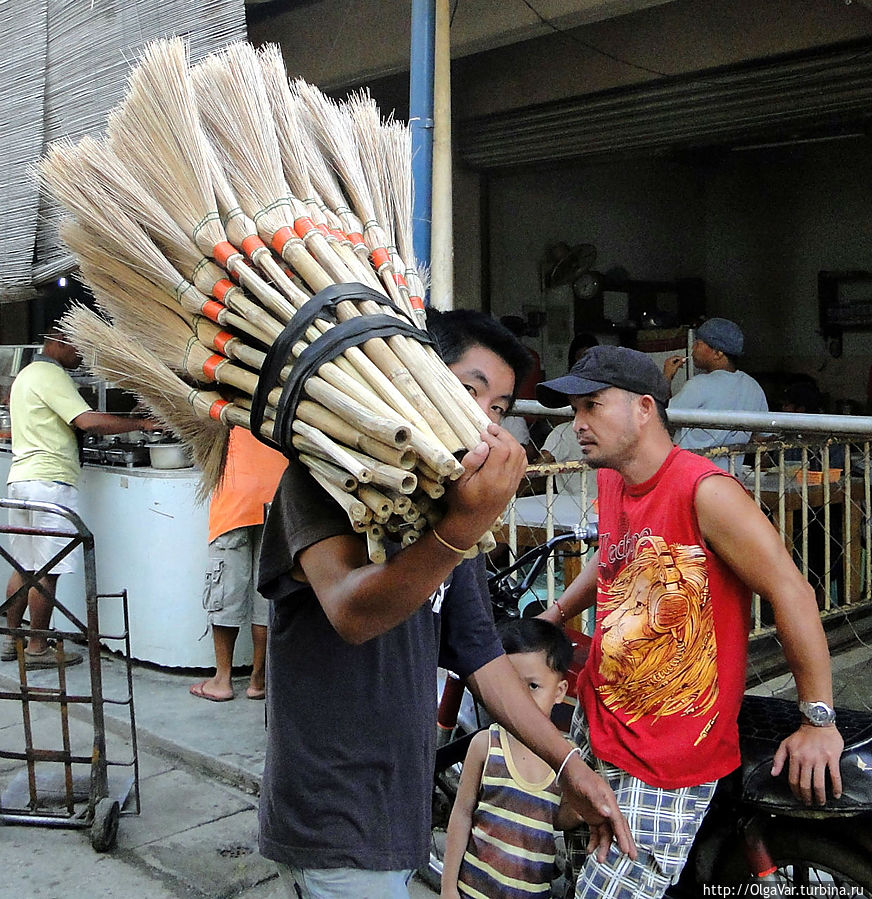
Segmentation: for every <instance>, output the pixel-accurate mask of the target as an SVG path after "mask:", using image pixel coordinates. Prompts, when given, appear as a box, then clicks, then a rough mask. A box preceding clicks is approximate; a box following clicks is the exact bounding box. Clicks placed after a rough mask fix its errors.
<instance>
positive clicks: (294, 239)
mask: <svg viewBox="0 0 872 899" xmlns="http://www.w3.org/2000/svg"><path fill="white" fill-rule="evenodd" d="M265 212H267V210H261V211H260V212H258V213H256V214H255V215H254V216H253V218H254V221H255V223H256V224H257V228H258V232H259V233H260V236H261V237H262V238H263V240H264V241H265V242H266V243H268V244H269V245H270V246H271V247H272V248H273V249H274V250H275V251H276V252H277V253H278V254H279V256H281V257H282V259H284V260H285V262H287V263H288V265H290V266H291V268H292V269H293V270H294V271H295V272H296V273H297V274H298V275H299V276H300V277H301V278H302V279H303V280H304V281H305V282H306V284H308V285H309V287H311V288H312V290H314V291H315V293H318V291H321V290H323V289H324V288H325V287H329V286H330V285H331V284H333V279H332V278H331V277H330V275H329V274H327V272H325V271H324V269H323V268H322V267H321V265H320V263H319V262H318V260H317V259H315V257H314V256H312V255H311V254H310V253H309V251H308V250H307V249H306V247H305V245H304V244H303V241H302V239H301V238H300V235H299V234H297V232H296V231H294V229H293V228H291V227H290V226H289V225H279V226H278V227H275V228H273V230H272V232H271V233H270V227H272V225H270V226H262V225H261V222H262V221H263V218H264V216H263V213H265ZM263 227H266V230H265V231H264V230H263Z"/></svg>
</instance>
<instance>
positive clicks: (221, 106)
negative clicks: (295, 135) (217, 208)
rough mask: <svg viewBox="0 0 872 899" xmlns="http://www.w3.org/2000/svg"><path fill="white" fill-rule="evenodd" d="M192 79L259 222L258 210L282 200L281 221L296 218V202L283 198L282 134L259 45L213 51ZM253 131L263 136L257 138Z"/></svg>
mask: <svg viewBox="0 0 872 899" xmlns="http://www.w3.org/2000/svg"><path fill="white" fill-rule="evenodd" d="M245 48H247V50H246V49H245ZM191 79H192V82H193V84H194V90H195V92H196V94H197V96H198V98H199V99H200V115H201V118H202V120H203V122H204V124H205V127H206V129H207V131H208V133H209V134H210V136H211V138H212V144H213V146H214V147H215V148H216V150H217V151H218V153H219V156H221V157H222V162H223V164H224V169H225V171H226V172H227V175H228V177H229V180H230V182H231V184H232V186H233V189H234V190H235V192H236V195H237V197H238V198H239V200H240V203H241V204H242V207H243V208H244V209H245V211H246V213H247V214H248V215H249V216H250V217H251V218H253V219H254V220H255V221H256V222H257V220H258V216H257V215H256V213H258V212H260V211H261V210H262V209H263V208H264V207H265V206H266V205H268V204H269V203H276V204H277V205H276V207H275V208H274V210H273V214H272V215H270V218H271V219H272V220H277V221H280V223H281V224H280V225H279V227H280V226H281V225H289V224H291V223H292V222H293V212H292V210H291V207H290V204H289V203H288V202H287V200H286V199H285V202H284V203H282V198H287V195H288V193H289V191H288V186H287V184H286V183H285V180H284V175H283V173H282V161H281V153H280V151H279V147H278V138H277V137H276V133H275V126H274V125H273V123H272V117H271V115H270V109H269V106H268V104H267V103H266V88H265V87H264V84H263V80H262V78H261V72H260V66H259V65H258V63H257V58H256V55H255V51H254V50H253V48H251V47H250V45H248V44H232V45H230V46H229V47H227V48H226V49H225V50H223V51H222V52H221V53H215V54H212V55H210V56H207V57H206V58H205V59H204V60H202V61H201V62H199V63H197V65H196V66H194V68H193V69H192V71H191ZM240 85H245V88H244V89H240ZM253 135H257V138H258V139H257V140H251V139H250V137H251V136H253Z"/></svg>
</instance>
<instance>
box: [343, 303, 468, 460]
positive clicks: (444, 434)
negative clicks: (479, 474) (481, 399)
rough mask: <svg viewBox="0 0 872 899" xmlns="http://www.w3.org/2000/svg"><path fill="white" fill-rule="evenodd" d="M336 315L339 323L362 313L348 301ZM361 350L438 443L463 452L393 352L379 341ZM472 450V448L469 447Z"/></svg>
mask: <svg viewBox="0 0 872 899" xmlns="http://www.w3.org/2000/svg"><path fill="white" fill-rule="evenodd" d="M336 314H337V317H338V318H339V319H340V320H341V321H347V320H348V319H351V318H356V317H358V316H360V315H361V314H362V313H361V312H360V311H358V309H357V307H356V306H355V305H354V304H353V303H352V302H351V301H349V300H343V301H341V302H339V303H337V304H336ZM362 346H363V351H364V352H365V353H366V355H367V356H369V358H370V359H372V361H373V362H375V364H376V365H377V366H378V367H379V368H380V369H381V370H382V372H384V374H385V375H387V377H388V379H389V380H390V381H391V382H392V383H393V384H394V385H395V386H396V387H397V389H398V390H399V391H400V392H401V393H402V394H403V396H405V398H406V399H407V400H408V401H409V402H410V403H412V404H413V405H414V407H415V408H417V409H418V410H419V411H420V414H421V415H422V416H423V417H424V420H425V421H426V422H427V424H428V425H429V426H430V428H431V429H432V430H433V432H434V433H435V434H436V436H437V437H438V438H439V440H440V442H441V443H442V444H443V445H444V446H446V447H447V448H448V449H449V450H450V451H451V452H457V451H458V450H461V449H464V448H465V445H464V443H463V441H462V440H460V438H459V437H458V436H457V435H456V434H455V433H454V432H453V431H452V430H451V428H450V426H449V425H448V424H447V423H446V421H445V418H444V417H443V416H442V414H441V413H440V412H439V410H438V409H437V408H436V407H435V406H434V405H433V404H432V403H431V402H430V400H429V398H428V397H427V395H426V394H425V393H424V391H423V390H422V389H421V387H420V385H419V384H418V382H417V381H415V379H414V378H413V377H412V375H411V373H410V372H409V370H408V369H407V368H406V366H405V365H403V364H402V362H401V361H400V360H399V359H398V358H397V356H396V354H395V353H394V351H393V350H392V349H391V348H390V346H389V345H388V344H387V343H386V342H385V341H384V340H382V339H379V338H375V339H373V340H367V341H366V342H365V343H363V344H362ZM470 449H471V447H470Z"/></svg>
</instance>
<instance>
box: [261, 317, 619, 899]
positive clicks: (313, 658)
mask: <svg viewBox="0 0 872 899" xmlns="http://www.w3.org/2000/svg"><path fill="white" fill-rule="evenodd" d="M430 329H431V333H432V334H433V336H434V337H435V338H436V340H437V343H438V345H439V348H440V352H441V354H442V355H443V357H444V358H445V361H446V362H447V363H448V365H449V367H450V368H451V370H452V371H453V372H454V374H455V375H457V376H458V378H459V379H460V380H461V381H462V383H463V384H464V386H465V387H466V389H467V390H468V391H469V392H470V393H471V394H472V396H473V397H474V398H475V400H476V402H477V403H478V404H479V406H481V408H482V409H484V410H485V412H486V413H487V414H488V416H489V417H490V418H491V421H492V422H493V424H491V425H490V426H489V427H488V429H487V431H486V432H484V433H483V434H482V435H481V442H480V443H479V445H478V446H476V447H475V448H474V449H472V450H471V451H470V452H468V453H467V454H466V456H465V457H464V459H463V465H464V468H465V474H464V475H463V476H462V477H461V478H460V479H459V480H457V481H456V482H455V483H454V484H453V485H452V487H451V488H450V489H449V491H448V492H447V494H446V497H447V505H446V512H445V515H444V517H443V518H442V520H441V521H440V522H439V523H438V525H437V526H436V528H435V529H431V530H429V531H427V532H426V533H425V534H424V535H423V536H422V537H421V539H419V540H418V541H417V542H416V543H413V544H412V545H411V546H408V547H406V548H403V549H399V550H397V551H394V552H391V553H390V555H389V558H388V561H387V562H385V563H383V564H378V565H376V564H371V563H370V562H369V561H368V559H367V548H366V542H365V540H364V539H363V538H362V537H361V536H360V535H358V534H355V533H354V532H353V530H352V529H351V526H350V525H349V522H348V518H347V516H346V515H345V513H344V512H343V511H342V510H341V509H340V508H339V506H338V505H336V504H335V503H333V502H332V501H331V500H330V498H329V497H328V496H327V495H326V494H325V493H324V492H323V491H322V490H321V489H320V488H319V486H318V485H317V484H316V483H315V481H314V480H313V479H312V477H311V476H310V475H309V474H308V473H307V472H306V471H305V469H304V468H303V467H302V466H301V465H300V464H299V463H297V462H296V461H295V460H292V461H291V463H290V464H289V467H288V470H287V471H286V473H285V476H284V477H283V479H282V482H281V484H280V486H279V490H278V492H277V494H276V497H275V500H274V502H273V506H272V509H271V511H270V515H269V518H268V519H267V523H266V526H265V531H264V540H263V552H262V556H261V565H260V582H259V589H260V591H261V592H262V593H263V594H264V595H265V596H266V597H267V598H269V599H270V600H272V603H273V609H272V619H271V624H270V633H269V643H268V650H267V681H268V684H269V690H268V693H267V702H268V709H267V721H268V736H267V754H266V768H265V772H264V780H263V788H262V793H261V804H260V850H261V852H262V853H263V855H265V856H266V857H268V858H271V859H274V860H275V861H276V862H278V863H279V868H280V874H281V877H282V880H283V882H284V884H285V885H286V888H287V891H288V895H289V896H292V897H300V896H302V897H317V899H322V897H349V896H354V897H373V899H390V897H403V896H407V887H406V884H407V882H408V880H409V878H410V877H411V875H412V872H413V871H414V869H416V868H418V867H420V866H422V865H423V864H424V863H425V862H426V860H427V858H428V854H429V844H430V796H431V790H432V776H433V764H434V752H435V747H434V738H435V730H436V721H435V717H436V716H435V713H436V702H435V694H436V667H437V664H438V665H442V666H444V667H447V668H449V669H451V670H452V671H455V672H456V673H458V674H459V675H461V676H462V677H465V678H466V679H467V682H468V683H469V685H470V686H471V687H472V689H473V690H474V691H475V692H476V693H477V694H478V695H479V697H480V698H481V699H482V700H483V701H484V702H485V705H486V706H487V707H488V708H489V710H490V712H491V714H493V715H494V717H495V718H496V719H497V720H498V721H500V722H501V723H503V724H504V725H505V726H506V727H507V728H508V729H509V730H510V731H512V732H513V733H515V734H516V735H517V736H518V737H519V738H520V739H522V740H523V741H524V742H525V743H527V744H528V745H529V746H530V748H531V749H533V751H535V752H536V753H537V754H538V755H540V756H541V757H542V758H544V759H546V760H547V761H548V762H549V763H550V764H551V765H552V766H553V767H554V769H555V770H558V769H559V770H560V771H561V774H560V781H561V785H562V786H563V788H564V790H565V791H566V792H567V793H568V794H569V795H570V797H571V801H572V803H573V805H574V806H575V808H576V809H577V810H578V811H579V812H580V813H581V814H582V815H583V816H584V818H585V819H586V820H587V821H588V822H590V824H591V831H592V839H591V844H592V847H593V849H594V850H595V851H597V852H599V853H601V854H603V855H605V852H606V851H607V849H608V848H609V846H610V845H611V843H612V841H613V840H616V841H617V845H618V847H619V848H620V849H621V850H622V851H624V852H628V853H630V854H631V855H635V848H634V846H633V843H632V840H631V839H630V837H629V833H628V830H627V825H626V822H625V820H624V818H623V817H622V815H621V813H620V812H619V810H618V808H617V805H616V803H615V799H614V796H613V794H612V793H611V790H610V789H609V788H608V787H607V786H606V785H605V783H604V782H603V781H602V780H601V779H600V778H598V777H597V776H595V775H592V773H591V771H590V769H589V768H587V766H586V765H584V764H582V763H581V761H580V759H579V758H578V757H577V755H576V754H570V755H569V756H567V752H568V746H567V743H566V740H565V739H564V737H563V736H562V735H561V734H560V732H559V731H558V730H557V729H556V728H555V727H554V726H553V725H552V724H551V723H550V721H549V720H548V719H547V718H546V717H545V715H543V714H542V713H541V712H540V711H539V709H538V708H537V707H536V705H535V703H534V702H533V701H532V699H531V698H530V695H529V691H528V688H527V687H526V686H524V685H522V684H521V682H520V680H519V679H518V677H517V675H515V674H514V672H513V669H512V668H511V666H510V664H509V662H508V661H507V660H506V658H505V656H504V655H503V651H502V648H501V645H500V642H499V639H498V637H497V635H496V632H495V630H494V625H493V618H492V615H491V611H490V604H489V599H488V595H487V588H486V583H485V576H484V564H483V561H482V558H481V557H478V558H477V559H473V560H470V561H464V559H463V556H464V553H465V551H466V550H468V549H469V548H470V547H472V546H474V545H475V544H476V542H477V541H478V540H479V538H481V537H482V535H483V534H484V533H485V531H487V530H488V528H489V527H490V526H491V525H492V524H493V521H494V520H495V519H496V518H497V516H499V515H500V514H501V513H502V512H503V510H504V509H505V506H506V504H507V503H508V501H509V499H510V498H511V496H512V495H513V493H514V492H515V489H516V487H517V485H518V483H519V481H520V479H521V477H522V476H523V473H524V470H525V466H526V459H525V456H524V452H523V450H522V449H521V447H520V445H519V444H518V443H517V442H516V441H515V440H514V439H513V438H512V437H511V436H509V435H508V434H507V433H506V432H505V431H504V430H502V428H500V427H499V426H498V423H499V421H500V420H501V418H502V416H503V414H504V413H505V412H507V411H508V409H509V408H510V406H511V404H512V401H513V399H514V396H515V385H516V384H517V383H518V381H519V380H520V377H521V376H522V375H523V373H524V370H525V368H526V365H527V357H526V353H525V351H524V349H523V347H521V346H520V345H519V344H518V343H517V341H516V340H515V339H514V337H513V336H512V335H511V334H510V333H509V332H508V331H506V330H505V329H504V328H502V326H500V325H498V324H497V323H495V322H494V321H493V320H491V319H489V318H488V317H487V316H485V315H482V314H480V313H472V312H465V311H457V312H453V313H447V314H444V315H441V316H439V315H434V316H432V317H431V321H430Z"/></svg>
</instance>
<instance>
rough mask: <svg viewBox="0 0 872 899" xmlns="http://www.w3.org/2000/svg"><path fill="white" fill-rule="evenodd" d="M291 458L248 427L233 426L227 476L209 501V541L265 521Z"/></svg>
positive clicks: (225, 472)
mask: <svg viewBox="0 0 872 899" xmlns="http://www.w3.org/2000/svg"><path fill="white" fill-rule="evenodd" d="M287 464H288V460H287V459H286V458H285V457H284V456H283V455H282V454H281V453H280V452H278V450H274V449H271V448H270V447H268V446H266V445H265V444H263V443H261V442H260V441H259V440H258V439H257V438H256V437H254V436H252V434H251V432H250V431H248V430H247V429H246V428H232V429H231V431H230V445H229V446H228V448H227V467H226V468H225V471H224V479H223V480H222V481H221V484H220V485H219V487H218V489H217V490H216V491H215V492H214V493H213V494H212V499H211V501H210V503H209V542H210V543H211V542H212V541H213V540H214V539H215V538H216V537H220V536H221V535H222V534H226V533H227V532H228V531H232V530H233V529H234V528H243V527H248V526H249V525H252V524H263V506H264V503H269V502H272V498H273V496H274V494H275V492H276V487H278V484H279V480H281V477H282V474H283V473H284V470H285V468H286V467H287Z"/></svg>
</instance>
